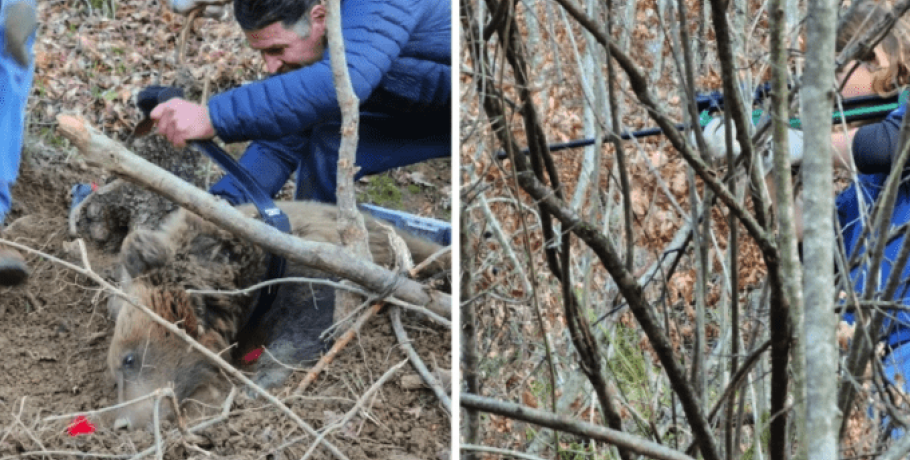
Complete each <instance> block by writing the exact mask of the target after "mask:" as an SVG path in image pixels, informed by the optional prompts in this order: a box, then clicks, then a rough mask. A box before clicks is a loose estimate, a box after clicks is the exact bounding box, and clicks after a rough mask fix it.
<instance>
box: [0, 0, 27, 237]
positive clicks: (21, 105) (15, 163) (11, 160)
mask: <svg viewBox="0 0 910 460" xmlns="http://www.w3.org/2000/svg"><path fill="white" fill-rule="evenodd" d="M12 3H13V2H11V1H10V0H6V1H2V0H0V222H2V221H3V219H4V218H5V217H6V213H7V212H9V209H10V205H11V204H12V197H11V196H10V187H11V186H12V185H13V183H14V182H15V181H16V176H18V175H19V158H20V155H21V153H22V138H23V130H24V128H25V126H24V125H25V106H26V104H27V103H28V93H29V90H30V89H31V86H32V73H33V71H34V68H35V65H34V57H30V58H29V65H28V67H26V68H23V67H20V66H19V64H18V63H17V62H16V61H15V60H14V59H13V58H12V56H9V55H8V54H6V51H5V50H6V38H5V37H6V29H5V27H4V24H5V23H6V8H7V7H9V6H10V5H12ZM34 43H35V36H34V34H32V36H31V37H29V39H28V48H29V54H31V50H32V47H33V46H34Z"/></svg>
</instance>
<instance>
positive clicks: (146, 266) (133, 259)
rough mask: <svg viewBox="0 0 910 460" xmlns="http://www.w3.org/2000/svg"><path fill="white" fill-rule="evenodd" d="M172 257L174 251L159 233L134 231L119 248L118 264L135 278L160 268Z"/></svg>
mask: <svg viewBox="0 0 910 460" xmlns="http://www.w3.org/2000/svg"><path fill="white" fill-rule="evenodd" d="M173 257H174V249H173V247H172V246H171V244H170V242H168V241H167V240H165V238H164V235H162V234H161V232H153V231H150V230H136V231H134V232H133V233H130V234H129V235H127V237H126V239H124V240H123V246H122V247H121V248H120V263H121V264H122V265H123V267H124V268H125V269H126V272H127V274H128V275H129V276H131V277H133V278H135V277H137V276H139V275H141V274H143V273H145V272H147V271H149V270H151V269H154V268H158V267H162V266H164V265H165V264H167V263H168V262H170V261H171V259H172V258H173Z"/></svg>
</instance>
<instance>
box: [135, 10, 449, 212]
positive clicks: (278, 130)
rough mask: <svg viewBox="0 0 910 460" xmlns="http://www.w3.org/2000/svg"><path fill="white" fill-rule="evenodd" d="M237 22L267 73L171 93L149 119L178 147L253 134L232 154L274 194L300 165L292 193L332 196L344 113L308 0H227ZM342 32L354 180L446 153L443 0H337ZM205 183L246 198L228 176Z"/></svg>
mask: <svg viewBox="0 0 910 460" xmlns="http://www.w3.org/2000/svg"><path fill="white" fill-rule="evenodd" d="M234 13H235V17H236V20H237V22H238V23H239V25H240V27H241V29H242V30H243V32H244V34H245V35H246V37H247V39H248V41H249V44H250V46H251V47H252V48H254V49H256V50H259V51H260V52H261V53H262V58H263V60H264V61H265V65H266V68H267V70H268V71H269V73H271V74H272V76H270V77H269V78H267V79H265V80H262V81H257V82H254V83H250V84H248V85H244V86H242V87H239V88H235V89H233V90H230V91H227V92H225V93H222V94H218V95H216V96H214V97H212V98H211V99H210V100H209V102H208V104H207V105H205V106H203V105H198V104H193V103H191V102H188V101H185V100H182V99H175V100H171V101H168V102H166V103H164V104H161V105H159V106H158V107H156V108H155V110H154V111H153V112H152V114H151V117H152V118H153V119H155V120H156V121H157V124H158V132H159V133H160V134H161V135H163V136H165V137H166V138H167V139H168V140H169V141H170V142H171V143H173V144H174V145H175V146H176V147H183V146H184V145H186V143H187V141H190V140H197V139H211V138H213V137H214V136H216V135H217V136H218V137H220V138H221V139H222V140H224V141H225V142H239V141H253V142H252V143H251V144H250V146H249V147H248V148H247V150H246V152H245V153H244V155H243V156H242V157H241V159H240V164H241V165H242V166H243V167H245V168H247V169H248V170H250V171H251V172H252V173H253V175H254V176H255V177H256V178H257V180H258V181H259V185H260V186H262V188H263V189H264V190H266V191H267V192H269V193H270V194H272V195H274V194H276V193H277V192H278V191H279V190H280V189H281V187H282V186H283V185H284V183H285V182H286V181H287V180H288V178H289V177H290V175H291V174H292V173H293V172H295V171H296V172H297V190H296V193H295V199H309V200H317V201H323V202H334V201H335V185H336V184H335V177H336V163H337V158H338V155H337V152H338V146H339V142H340V136H341V134H340V126H341V114H340V108H339V106H338V101H337V99H336V93H335V87H334V83H333V79H332V71H331V67H330V63H329V56H328V52H327V43H326V22H325V15H326V10H325V7H324V6H323V5H321V4H320V2H319V1H316V0H235V1H234ZM341 17H342V29H343V30H342V33H343V35H344V41H345V54H346V58H347V62H348V69H349V72H350V75H351V83H352V85H353V87H354V92H355V93H356V95H357V97H358V98H359V100H360V110H361V113H360V130H359V141H358V150H357V162H356V163H357V166H359V167H360V170H359V171H358V173H357V177H358V178H359V177H361V176H364V175H368V174H376V173H380V172H383V171H387V170H389V169H392V168H395V167H399V166H405V165H409V164H413V163H416V162H420V161H424V160H427V159H431V158H438V157H448V156H450V155H451V107H452V105H451V4H450V0H383V1H375V0H345V1H344V2H342V3H341ZM211 192H212V193H214V194H216V195H220V196H223V197H224V198H225V199H227V200H228V201H229V202H231V203H233V204H238V203H241V202H245V201H247V200H246V198H245V197H244V195H243V193H242V192H241V189H240V187H239V186H238V184H237V183H236V182H235V180H234V178H233V177H231V176H227V177H225V178H223V179H222V180H221V181H219V182H218V183H216V184H215V185H214V186H213V187H212V189H211Z"/></svg>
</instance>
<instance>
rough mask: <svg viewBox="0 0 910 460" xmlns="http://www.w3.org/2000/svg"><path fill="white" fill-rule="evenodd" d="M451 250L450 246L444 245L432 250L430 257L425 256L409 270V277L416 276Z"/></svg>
mask: <svg viewBox="0 0 910 460" xmlns="http://www.w3.org/2000/svg"><path fill="white" fill-rule="evenodd" d="M451 252H452V246H446V247H444V248H442V249H440V250H438V251H436V252H434V253H433V254H432V255H431V256H430V257H427V258H426V259H424V260H423V262H421V263H419V264H417V265H415V266H414V268H412V269H410V270H409V272H410V275H411V277H413V278H417V276H418V275H420V272H422V271H424V270H426V269H427V267H429V266H430V265H431V264H433V263H434V262H436V261H437V260H439V259H440V258H441V257H443V256H445V255H446V254H449V253H451Z"/></svg>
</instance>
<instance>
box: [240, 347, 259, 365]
mask: <svg viewBox="0 0 910 460" xmlns="http://www.w3.org/2000/svg"><path fill="white" fill-rule="evenodd" d="M260 356H262V347H260V348H257V349H255V350H253V351H251V352H249V353H247V354H246V356H244V357H243V358H240V359H242V360H243V362H244V363H246V364H250V363H254V362H256V360H257V359H259V357H260Z"/></svg>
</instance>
